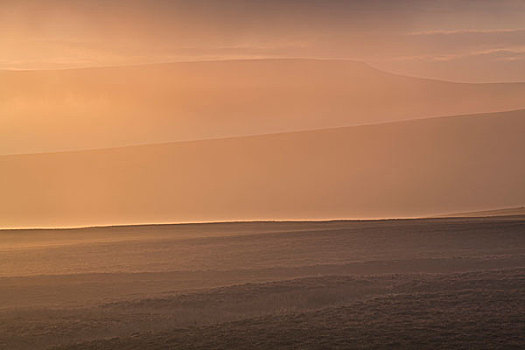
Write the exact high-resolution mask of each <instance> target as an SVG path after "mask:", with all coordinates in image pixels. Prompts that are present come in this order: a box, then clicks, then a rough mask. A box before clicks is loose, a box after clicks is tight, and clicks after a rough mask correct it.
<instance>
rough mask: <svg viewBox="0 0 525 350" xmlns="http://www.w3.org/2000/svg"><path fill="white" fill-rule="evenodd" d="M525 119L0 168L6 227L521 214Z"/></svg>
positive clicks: (176, 146) (5, 163) (77, 155)
mask: <svg viewBox="0 0 525 350" xmlns="http://www.w3.org/2000/svg"><path fill="white" fill-rule="evenodd" d="M523 135H525V110H520V111H514V112H506V113H495V114H483V115H471V116H462V117H450V118H434V119H426V120H418V121H408V122H398V123H389V124H382V125H373V126H360V127H347V128H336V129H326V130H317V131H308V132H295V133H283V134H274V135H263V136H252V137H241V138H228V139H218V140H207V141H196V142H180V143H168V144H158V145H148V146H134V147H124V148H114V149H105V150H94V151H79V152H64V153H48V154H33V155H12V156H2V157H0V174H1V180H2V181H1V182H0V193H2V201H0V223H1V225H2V226H4V227H10V226H11V227H12V226H14V227H17V226H18V227H20V226H77V225H94V224H117V223H144V222H182V221H217V220H254V219H271V220H272V219H301V218H306V219H322V218H362V217H399V216H425V215H426V216H428V215H432V214H434V213H439V212H441V213H443V212H462V211H465V210H467V209H468V208H476V207H485V208H486V207H494V208H498V207H499V208H505V207H513V206H517V205H519V204H521V203H524V202H525V184H524V182H523V179H524V178H525V161H524V160H523V150H524V149H525V138H524V137H523Z"/></svg>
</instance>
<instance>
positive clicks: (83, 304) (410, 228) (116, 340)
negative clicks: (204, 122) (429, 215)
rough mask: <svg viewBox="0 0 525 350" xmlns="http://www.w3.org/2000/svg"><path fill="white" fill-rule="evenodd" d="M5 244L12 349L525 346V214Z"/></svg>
mask: <svg viewBox="0 0 525 350" xmlns="http://www.w3.org/2000/svg"><path fill="white" fill-rule="evenodd" d="M0 237H1V238H2V239H3V242H7V241H9V242H10V243H11V245H7V244H4V246H3V247H2V255H0V272H1V273H2V277H0V348H2V349H46V348H55V347H57V348H60V349H150V348H151V349H166V348H168V349H209V348H213V349H289V348H292V349H334V348H335V349H337V348H341V349H347V348H396V347H398V348H403V349H406V348H432V349H435V348H486V349H494V348H501V349H512V348H516V349H518V348H523V347H524V346H525V339H524V337H523V336H522V335H523V334H525V317H524V316H523V315H525V302H524V301H523V300H525V218H524V217H522V216H513V217H495V218H469V219H465V218H454V219H421V220H383V221H336V222H317V223H307V222H294V223H292V222H282V223H280V222H275V223H228V224H226V223H225V224H196V225H161V226H132V227H110V228H91V229H77V230H42V231H41V230H26V231H0Z"/></svg>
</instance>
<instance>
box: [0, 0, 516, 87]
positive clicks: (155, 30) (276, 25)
mask: <svg viewBox="0 0 525 350" xmlns="http://www.w3.org/2000/svg"><path fill="white" fill-rule="evenodd" d="M524 23H525V1H520V0H499V1H488V0H477V1H465V0H432V1H430V0H419V1H415V0H398V1H392V0H371V1H341V0H328V1H309V0H306V1H305V0H269V1H246V0H244V1H243V0H234V1H232V0H220V1H219V0H215V1H213V0H207V1H203V0H196V1H165V0H149V1H146V0H126V1H124V0H120V1H119V0H91V1H80V0H2V2H1V3H0V69H41V68H66V67H86V66H106V65H122V64H137V63H152V62H168V61H188V60H190V61H191V60H210V59H212V60H213V59H229V58H261V57H307V58H308V57H309V58H344V59H354V60H364V61H366V62H368V63H371V64H372V65H374V66H376V67H379V68H383V69H386V70H389V71H394V72H399V73H403V74H410V75H416V76H423V77H435V78H440V79H446V80H456V81H475V82H482V81H490V82H492V81H525V24H524Z"/></svg>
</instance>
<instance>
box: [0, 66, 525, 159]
mask: <svg viewBox="0 0 525 350" xmlns="http://www.w3.org/2000/svg"><path fill="white" fill-rule="evenodd" d="M0 80H1V81H2V85H1V86H0V115H2V124H1V125H0V134H2V135H3V138H2V143H1V145H0V154H13V153H18V154H20V153H34V152H52V151H60V150H68V149H69V150H72V149H90V148H107V147H115V146H123V145H131V144H148V143H159V142H172V141H183V140H197V139H207V138H223V137H230V136H246V135H252V134H262V133H275V132H283V131H297V130H307V129H320V128H330V127H340V126H350V125H357V124H371V123H378V122H391V121H399V120H408V119H414V118H428V117H434V116H447V115H458V114H472V113H487V112H497V111H504V110H512V109H518V108H525V100H524V98H523V96H525V84H522V83H509V84H462V83H451V82H444V81H436V80H428V79H418V78H410V77H404V76H400V75H394V74H389V73H385V72H382V71H379V70H376V69H374V68H371V67H370V66H368V65H366V64H364V63H359V62H352V61H337V60H307V59H274V60H239V61H215V62H188V63H171V64H154V65H144V66H130V67H108V68H89V69H71V70H49V71H1V72H0Z"/></svg>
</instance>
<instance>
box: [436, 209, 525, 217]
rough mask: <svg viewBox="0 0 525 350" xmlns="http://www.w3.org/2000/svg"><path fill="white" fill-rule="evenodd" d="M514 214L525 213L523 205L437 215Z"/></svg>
mask: <svg viewBox="0 0 525 350" xmlns="http://www.w3.org/2000/svg"><path fill="white" fill-rule="evenodd" d="M514 215H525V207H516V208H505V209H493V210H482V211H472V212H465V213H453V214H446V215H440V216H439V217H449V218H453V217H488V216H514Z"/></svg>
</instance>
